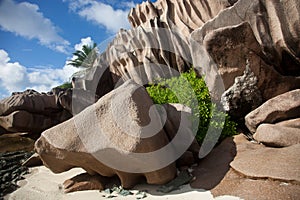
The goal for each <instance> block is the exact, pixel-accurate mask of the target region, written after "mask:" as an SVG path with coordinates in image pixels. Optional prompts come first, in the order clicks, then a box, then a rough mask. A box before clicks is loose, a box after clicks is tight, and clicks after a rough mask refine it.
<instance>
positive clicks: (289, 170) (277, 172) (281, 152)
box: [230, 144, 300, 183]
mask: <svg viewBox="0 0 300 200" xmlns="http://www.w3.org/2000/svg"><path fill="white" fill-rule="evenodd" d="M251 146H253V145H249V144H248V147H247V146H245V145H243V144H242V145H240V146H239V145H237V155H236V157H235V158H234V160H233V161H232V162H231V163H230V166H231V167H232V168H233V169H234V170H236V171H238V172H239V173H241V174H243V175H245V176H247V177H251V178H271V179H275V180H282V181H296V182H298V183H299V182H300V168H299V166H300V144H296V145H292V146H289V147H284V148H270V147H263V146H262V147H260V148H254V149H251V148H250V147H251Z"/></svg>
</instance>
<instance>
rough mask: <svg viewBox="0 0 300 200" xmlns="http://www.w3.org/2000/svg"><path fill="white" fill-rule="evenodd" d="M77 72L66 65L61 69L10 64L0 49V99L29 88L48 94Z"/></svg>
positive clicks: (5, 54) (7, 57) (16, 63)
mask: <svg viewBox="0 0 300 200" xmlns="http://www.w3.org/2000/svg"><path fill="white" fill-rule="evenodd" d="M78 70H79V69H77V68H74V67H72V66H68V65H67V64H66V65H65V66H64V67H63V68H61V69H51V68H48V69H45V68H26V67H24V66H22V65H21V64H20V63H18V62H14V63H12V62H10V58H9V55H8V53H7V52H6V51H4V50H3V49H0V85H1V86H2V87H1V89H0V98H1V97H2V98H3V97H4V96H9V95H10V94H11V92H18V91H24V90H26V89H29V88H30V89H34V90H37V91H39V92H48V91H50V89H51V88H53V87H56V86H58V85H60V84H62V83H63V82H66V81H69V77H70V76H71V75H72V74H73V73H75V72H76V71H78Z"/></svg>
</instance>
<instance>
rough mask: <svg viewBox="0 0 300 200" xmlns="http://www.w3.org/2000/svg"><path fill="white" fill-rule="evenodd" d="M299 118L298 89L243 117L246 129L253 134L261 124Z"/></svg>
mask: <svg viewBox="0 0 300 200" xmlns="http://www.w3.org/2000/svg"><path fill="white" fill-rule="evenodd" d="M298 117H300V89H297V90H292V91H290V92H287V93H284V94H281V95H278V96H277V97H274V98H272V99H270V100H268V101H266V102H265V103H264V104H262V105H261V106H260V107H258V108H257V109H255V110H253V111H252V112H250V113H249V114H248V115H246V117H245V124H246V126H247V127H248V129H249V130H250V131H251V132H252V133H255V131H256V128H257V127H258V126H259V125H260V124H263V123H270V124H271V123H276V122H280V121H284V120H288V119H293V118H298Z"/></svg>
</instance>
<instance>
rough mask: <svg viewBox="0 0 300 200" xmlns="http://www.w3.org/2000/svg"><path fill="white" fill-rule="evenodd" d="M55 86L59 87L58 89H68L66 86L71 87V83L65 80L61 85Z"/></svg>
mask: <svg viewBox="0 0 300 200" xmlns="http://www.w3.org/2000/svg"><path fill="white" fill-rule="evenodd" d="M57 88H60V89H68V88H72V83H69V82H65V83H63V84H62V85H60V86H57Z"/></svg>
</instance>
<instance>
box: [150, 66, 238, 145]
mask: <svg viewBox="0 0 300 200" xmlns="http://www.w3.org/2000/svg"><path fill="white" fill-rule="evenodd" d="M158 82H159V83H158V84H150V85H149V86H148V87H146V90H147V92H148V93H149V95H150V97H151V98H152V100H153V102H154V103H155V104H166V103H181V104H184V105H187V106H189V107H190V108H191V109H192V113H193V119H192V120H193V122H197V119H198V120H199V121H198V122H199V124H198V130H195V132H196V131H197V135H196V139H197V141H198V142H199V144H201V143H202V142H203V139H204V138H205V135H206V133H207V131H208V127H209V125H210V129H211V130H213V132H216V133H217V132H218V131H221V130H222V133H221V136H220V138H219V139H220V140H222V139H224V138H225V137H228V136H232V135H234V134H236V123H235V122H233V121H231V120H230V119H229V116H228V115H227V114H226V113H223V112H221V111H218V110H217V109H216V105H215V104H213V103H212V102H211V99H210V95H209V90H208V88H207V87H206V84H205V81H204V79H203V78H199V77H197V75H196V72H195V71H194V70H190V71H189V72H186V73H182V74H181V75H180V76H178V77H173V78H170V79H162V80H159V81H158ZM212 116H213V118H212ZM224 118H225V120H224ZM220 121H223V123H222V122H220ZM193 127H194V126H193ZM196 128H197V127H196Z"/></svg>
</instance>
